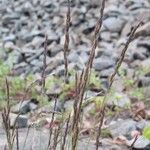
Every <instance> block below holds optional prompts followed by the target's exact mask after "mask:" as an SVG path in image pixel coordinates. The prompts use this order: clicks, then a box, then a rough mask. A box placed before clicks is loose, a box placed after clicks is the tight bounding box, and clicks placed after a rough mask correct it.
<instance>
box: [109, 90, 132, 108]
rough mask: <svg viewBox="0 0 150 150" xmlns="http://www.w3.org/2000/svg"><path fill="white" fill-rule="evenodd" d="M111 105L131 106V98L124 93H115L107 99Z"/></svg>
mask: <svg viewBox="0 0 150 150" xmlns="http://www.w3.org/2000/svg"><path fill="white" fill-rule="evenodd" d="M107 103H108V104H109V105H116V106H118V107H122V108H125V107H129V106H130V103H131V102H130V99H129V97H128V96H127V95H126V94H124V93H117V92H116V93H114V94H113V95H112V96H111V97H110V98H109V99H108V101H107Z"/></svg>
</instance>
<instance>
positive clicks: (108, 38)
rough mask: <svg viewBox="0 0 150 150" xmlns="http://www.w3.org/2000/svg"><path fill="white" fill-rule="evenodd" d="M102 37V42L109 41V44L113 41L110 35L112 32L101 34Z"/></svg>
mask: <svg viewBox="0 0 150 150" xmlns="http://www.w3.org/2000/svg"><path fill="white" fill-rule="evenodd" d="M100 37H101V39H102V40H104V41H107V42H109V41H111V40H112V39H111V34H110V32H108V31H104V32H102V33H101V34H100Z"/></svg>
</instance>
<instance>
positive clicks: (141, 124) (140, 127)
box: [136, 120, 150, 131]
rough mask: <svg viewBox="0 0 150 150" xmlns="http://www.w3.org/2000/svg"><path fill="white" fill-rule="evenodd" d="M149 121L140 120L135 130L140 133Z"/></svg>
mask: <svg viewBox="0 0 150 150" xmlns="http://www.w3.org/2000/svg"><path fill="white" fill-rule="evenodd" d="M149 124H150V121H147V120H141V121H139V122H137V125H136V128H137V130H138V131H139V130H140V131H142V130H143V129H144V127H145V126H147V125H149Z"/></svg>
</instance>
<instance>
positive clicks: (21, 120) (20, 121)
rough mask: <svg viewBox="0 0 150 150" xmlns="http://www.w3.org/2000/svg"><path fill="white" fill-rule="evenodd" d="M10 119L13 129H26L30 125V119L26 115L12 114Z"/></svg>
mask: <svg viewBox="0 0 150 150" xmlns="http://www.w3.org/2000/svg"><path fill="white" fill-rule="evenodd" d="M9 117H10V126H11V127H14V126H15V127H18V128H25V127H27V125H28V118H27V116H25V115H17V114H13V113H10V116H9ZM15 122H16V123H15Z"/></svg>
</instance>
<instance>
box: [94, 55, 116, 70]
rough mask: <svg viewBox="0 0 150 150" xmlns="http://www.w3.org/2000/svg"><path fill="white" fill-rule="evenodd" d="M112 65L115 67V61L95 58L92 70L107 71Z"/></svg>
mask: <svg viewBox="0 0 150 150" xmlns="http://www.w3.org/2000/svg"><path fill="white" fill-rule="evenodd" d="M114 65H115V61H114V60H113V59H110V58H108V57H101V58H97V59H95V60H94V62H93V68H94V69H95V70H96V71H101V70H103V69H108V68H110V67H114Z"/></svg>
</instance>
